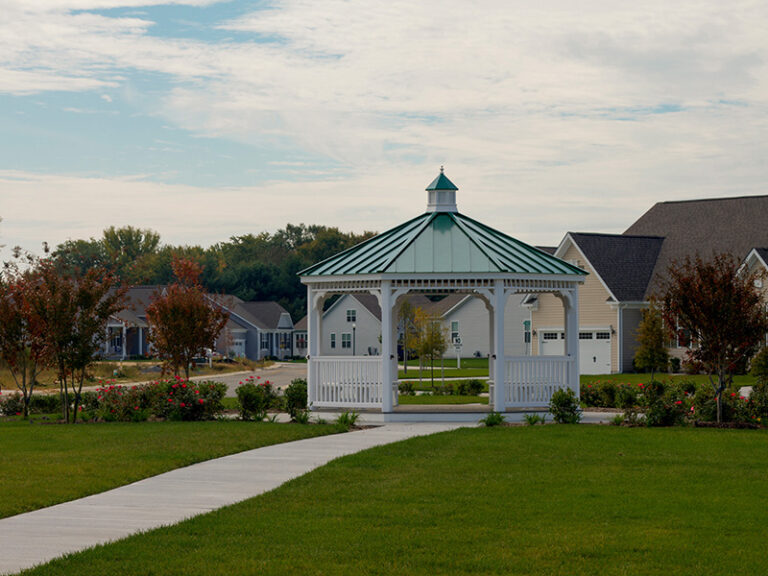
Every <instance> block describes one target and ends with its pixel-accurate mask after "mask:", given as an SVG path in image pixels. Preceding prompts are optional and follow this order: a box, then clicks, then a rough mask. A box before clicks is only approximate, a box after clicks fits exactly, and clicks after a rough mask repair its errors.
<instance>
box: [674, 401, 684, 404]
mask: <svg viewBox="0 0 768 576" xmlns="http://www.w3.org/2000/svg"><path fill="white" fill-rule="evenodd" d="M682 403H683V401H682V400H678V401H677V402H675V404H682Z"/></svg>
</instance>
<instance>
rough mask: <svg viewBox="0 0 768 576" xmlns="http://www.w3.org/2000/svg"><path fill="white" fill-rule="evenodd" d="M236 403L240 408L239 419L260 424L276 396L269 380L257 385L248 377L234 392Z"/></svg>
mask: <svg viewBox="0 0 768 576" xmlns="http://www.w3.org/2000/svg"><path fill="white" fill-rule="evenodd" d="M235 392H236V393H237V403H238V406H239V407H240V418H242V419H243V420H256V421H258V422H261V421H262V420H264V418H266V416H267V410H269V408H271V407H272V404H273V403H274V402H275V399H276V398H277V395H276V394H275V392H274V390H272V384H271V383H270V381H269V380H263V381H261V382H259V383H258V384H256V383H255V381H254V378H253V377H250V378H248V379H247V380H246V381H245V384H242V385H240V386H238V387H237V389H236V390H235Z"/></svg>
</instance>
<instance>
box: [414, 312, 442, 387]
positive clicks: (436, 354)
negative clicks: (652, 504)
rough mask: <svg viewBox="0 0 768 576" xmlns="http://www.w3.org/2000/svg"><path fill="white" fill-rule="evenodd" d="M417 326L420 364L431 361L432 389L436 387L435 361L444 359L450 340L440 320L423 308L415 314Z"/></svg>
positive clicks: (417, 348) (417, 347) (417, 346)
mask: <svg viewBox="0 0 768 576" xmlns="http://www.w3.org/2000/svg"><path fill="white" fill-rule="evenodd" d="M414 316H415V320H414V324H415V325H416V333H417V340H416V350H417V351H418V353H419V363H421V362H422V361H423V360H429V365H430V368H431V380H432V387H433V388H434V387H435V360H436V359H438V358H442V357H443V354H444V353H445V351H446V349H447V348H448V339H447V338H446V334H445V330H444V329H443V326H442V324H441V323H440V319H439V318H438V317H437V316H433V315H430V314H428V313H426V312H425V311H424V310H423V309H422V308H416V311H415V313H414Z"/></svg>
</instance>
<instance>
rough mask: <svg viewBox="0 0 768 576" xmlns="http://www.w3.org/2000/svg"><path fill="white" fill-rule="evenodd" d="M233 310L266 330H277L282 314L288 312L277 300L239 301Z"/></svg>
mask: <svg viewBox="0 0 768 576" xmlns="http://www.w3.org/2000/svg"><path fill="white" fill-rule="evenodd" d="M233 311H234V312H235V313H237V314H239V315H241V316H243V317H244V318H245V319H246V320H248V321H249V322H251V323H252V324H254V325H255V326H258V327H259V328H262V329H264V330H277V329H278V327H279V324H280V316H281V314H284V313H287V312H286V310H285V308H283V307H282V306H280V304H278V303H277V302H239V303H238V304H237V305H235V307H234V310H233Z"/></svg>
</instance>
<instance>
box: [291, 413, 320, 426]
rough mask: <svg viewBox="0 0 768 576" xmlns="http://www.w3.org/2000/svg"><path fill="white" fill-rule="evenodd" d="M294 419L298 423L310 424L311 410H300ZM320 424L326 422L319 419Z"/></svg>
mask: <svg viewBox="0 0 768 576" xmlns="http://www.w3.org/2000/svg"><path fill="white" fill-rule="evenodd" d="M293 421H294V422H296V424H309V410H299V411H298V412H296V415H295V416H293ZM318 424H325V422H324V421H323V422H320V421H318Z"/></svg>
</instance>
